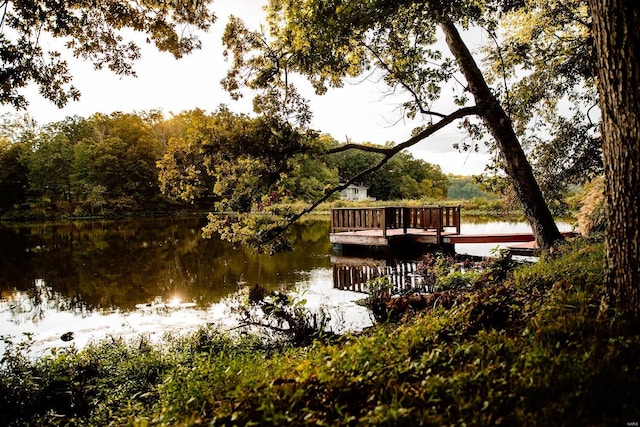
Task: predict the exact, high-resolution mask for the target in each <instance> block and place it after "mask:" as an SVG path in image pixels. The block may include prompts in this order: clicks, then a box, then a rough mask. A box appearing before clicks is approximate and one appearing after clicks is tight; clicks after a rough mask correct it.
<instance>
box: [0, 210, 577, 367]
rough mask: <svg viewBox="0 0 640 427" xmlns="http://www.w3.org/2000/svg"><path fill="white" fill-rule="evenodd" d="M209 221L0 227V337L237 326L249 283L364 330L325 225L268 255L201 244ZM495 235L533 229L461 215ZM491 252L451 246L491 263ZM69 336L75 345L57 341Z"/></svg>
mask: <svg viewBox="0 0 640 427" xmlns="http://www.w3.org/2000/svg"><path fill="white" fill-rule="evenodd" d="M204 224H205V219H202V218H182V219H176V218H171V219H153V220H123V221H96V222H75V223H65V224H39V225H12V226H7V225H4V226H3V225H0V337H2V338H3V341H5V340H7V339H10V340H12V341H13V342H17V341H19V340H21V339H23V338H24V337H26V336H27V335H30V336H31V337H32V349H33V352H34V354H35V355H41V354H45V353H46V352H48V351H49V350H50V349H51V348H54V347H55V348H62V347H68V346H76V347H81V346H83V345H85V344H86V343H88V342H90V341H92V340H98V339H102V338H105V337H109V336H113V337H125V338H126V337H136V336H139V335H144V336H146V337H149V338H158V337H160V336H162V334H163V333H164V332H168V331H186V330H192V329H195V328H197V327H198V326H201V325H205V324H214V325H218V326H220V327H222V328H225V327H233V326H235V325H236V323H235V320H234V317H233V315H232V313H230V311H229V309H228V306H229V303H230V302H232V301H234V300H235V299H237V297H238V295H240V293H241V290H242V289H246V287H247V286H250V285H253V284H255V283H259V284H261V285H263V286H266V287H267V288H268V289H270V290H284V291H287V292H290V293H293V294H295V295H297V296H298V297H299V298H304V299H306V300H307V304H308V306H309V307H310V308H312V309H314V308H318V307H319V306H322V307H324V308H325V309H326V310H329V312H330V313H331V315H332V319H333V323H332V328H333V329H334V330H335V331H336V332H344V331H346V330H356V329H361V328H363V327H366V326H369V325H371V320H370V318H369V315H368V312H367V311H366V309H364V308H363V307H362V306H360V305H358V304H357V303H356V302H357V301H358V300H360V299H362V298H363V297H364V296H365V295H364V294H363V293H360V292H352V291H345V290H340V289H336V288H334V284H333V281H334V274H333V272H334V268H335V267H336V266H334V264H333V263H332V246H331V243H330V242H329V222H328V220H324V219H319V220H307V221H304V222H303V223H300V224H296V225H295V226H294V227H293V228H292V230H291V239H292V242H293V248H294V250H293V252H290V253H282V254H276V255H274V256H269V255H260V254H256V253H253V252H251V251H249V250H246V249H243V248H234V247H232V246H231V245H230V244H228V243H227V242H223V241H220V240H219V239H215V238H213V239H203V238H201V234H200V230H201V228H202V226H203V225H204ZM566 228H567V225H566V224H565V225H564V227H563V229H566ZM497 231H500V232H509V231H513V232H521V231H530V227H529V226H528V224H525V223H517V222H516V223H510V222H501V221H492V222H489V223H479V224H472V223H468V222H467V221H465V220H464V219H463V225H462V232H466V233H473V232H476V233H485V232H497ZM496 246H497V245H496V244H490V245H458V247H457V248H456V249H457V251H458V252H461V253H470V254H474V255H489V254H490V253H491V250H492V249H493V248H495V247H496ZM334 261H335V259H334ZM67 332H73V336H74V339H73V340H71V341H64V340H62V339H61V337H62V336H63V334H65V333H67ZM4 348H6V344H4V343H0V351H2V352H3V351H4Z"/></svg>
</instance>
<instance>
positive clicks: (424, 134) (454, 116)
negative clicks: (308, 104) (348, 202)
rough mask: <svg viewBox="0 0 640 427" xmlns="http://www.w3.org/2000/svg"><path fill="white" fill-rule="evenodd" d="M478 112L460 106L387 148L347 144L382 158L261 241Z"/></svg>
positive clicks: (478, 111)
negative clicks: (403, 152)
mask: <svg viewBox="0 0 640 427" xmlns="http://www.w3.org/2000/svg"><path fill="white" fill-rule="evenodd" d="M479 114H481V110H480V108H478V107H476V106H473V107H465V108H461V109H459V110H457V111H455V112H453V113H451V114H449V115H448V116H446V117H444V118H443V119H442V120H440V121H439V122H438V123H435V124H433V125H431V126H428V127H427V128H425V129H423V130H422V131H420V132H419V133H418V134H416V135H414V136H413V137H411V138H409V139H408V140H406V141H405V142H403V143H400V144H398V145H396V146H393V147H389V148H376V147H370V146H366V145H359V144H347V146H348V147H349V148H347V149H356V150H362V151H368V152H375V153H380V154H383V155H384V158H383V159H381V160H380V161H379V162H378V163H376V164H375V165H373V166H371V167H370V168H369V169H367V170H364V171H362V172H360V173H359V174H357V175H355V176H353V177H352V178H350V179H349V180H348V181H347V182H345V183H344V184H340V185H338V186H336V187H333V188H331V189H328V190H326V191H325V193H324V196H322V197H321V198H320V199H318V200H316V201H315V202H313V203H312V204H311V205H310V206H309V207H307V208H305V209H303V210H302V211H300V212H299V213H297V214H296V215H294V216H293V217H291V218H289V219H288V220H287V222H286V223H285V224H283V225H281V226H279V227H276V228H275V229H274V230H273V232H274V233H270V236H268V237H267V238H266V239H265V240H264V241H263V243H266V242H269V241H271V240H273V239H274V238H275V237H276V235H277V234H279V233H282V232H283V231H285V230H286V229H287V228H289V227H290V226H291V225H292V224H294V223H295V222H296V221H298V220H299V219H300V218H302V217H303V216H304V215H306V214H308V213H309V212H312V211H313V210H314V209H315V208H317V207H318V206H319V205H320V204H321V203H323V202H326V201H327V200H329V198H330V197H331V196H332V195H333V194H335V193H337V192H339V191H342V190H344V189H345V188H347V187H348V186H349V185H351V184H353V183H354V182H357V181H358V180H360V179H361V178H363V177H365V176H367V175H369V174H370V173H373V172H375V171H377V170H378V169H380V168H381V167H382V166H384V165H385V164H386V163H387V162H388V161H389V160H391V158H392V157H393V156H395V155H396V154H398V153H399V152H400V151H403V150H405V149H407V148H409V147H411V146H413V145H415V144H417V143H418V142H420V141H422V140H423V139H425V138H428V137H429V136H431V135H433V134H434V133H436V132H437V131H439V130H440V129H442V128H444V127H445V126H447V125H449V124H451V123H452V122H454V121H455V120H458V119H461V118H463V117H466V116H471V115H479ZM342 148H343V147H337V148H335V149H333V150H329V151H327V154H332V153H339V152H342V151H345V150H344V149H342Z"/></svg>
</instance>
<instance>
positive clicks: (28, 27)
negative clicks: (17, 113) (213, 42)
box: [0, 0, 215, 109]
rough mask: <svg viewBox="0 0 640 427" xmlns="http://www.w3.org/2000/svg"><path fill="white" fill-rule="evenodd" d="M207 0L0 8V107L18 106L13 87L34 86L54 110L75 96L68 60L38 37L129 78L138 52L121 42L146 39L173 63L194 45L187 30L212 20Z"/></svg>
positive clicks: (95, 0)
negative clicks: (133, 37) (47, 48)
mask: <svg viewBox="0 0 640 427" xmlns="http://www.w3.org/2000/svg"><path fill="white" fill-rule="evenodd" d="M210 3H211V0H195V1H185V0H178V1H170V2H167V1H163V0H145V1H138V0H132V1H130V0H80V1H70V0H62V1H16V0H5V1H3V2H2V3H1V4H0V9H1V11H0V13H2V19H1V21H0V25H2V27H3V31H2V34H1V35H0V59H2V68H1V69H0V82H2V84H1V85H0V103H2V104H10V105H13V106H14V107H16V108H17V109H23V108H25V107H26V106H27V104H28V102H27V100H26V98H25V97H24V95H22V94H21V93H20V90H21V89H23V88H24V87H25V86H27V85H28V84H29V83H31V82H33V83H35V84H36V85H37V86H38V88H39V89H40V93H41V94H42V95H43V96H44V97H45V98H47V99H49V100H51V101H52V102H53V103H55V104H56V105H57V106H59V107H62V106H64V105H65V104H66V103H67V102H68V101H69V100H71V99H73V100H75V99H77V98H78V97H79V96H80V93H79V91H78V90H77V89H76V88H74V87H73V86H72V85H71V80H72V77H71V74H70V70H69V66H68V63H67V62H66V60H65V59H64V58H63V55H62V53H61V52H60V51H57V50H52V51H45V49H44V46H46V44H45V43H42V40H43V39H47V38H52V39H61V41H62V42H63V43H64V46H65V49H66V50H67V51H69V52H70V53H71V54H72V55H73V56H74V57H76V58H82V59H84V60H88V61H91V62H92V63H93V65H94V67H95V68H96V69H101V68H104V67H107V68H108V69H110V70H111V71H113V72H114V73H116V74H119V75H135V71H134V70H133V63H134V61H135V60H137V59H138V58H139V57H140V47H139V46H138V45H137V44H136V42H135V41H127V40H125V37H130V36H131V34H132V32H140V33H143V34H145V35H146V37H147V43H151V42H153V43H154V44H155V45H156V47H157V48H158V49H159V50H161V51H166V52H170V53H171V54H173V56H174V57H176V58H180V57H181V56H182V55H184V54H188V53H189V52H191V51H193V50H194V49H198V48H199V47H200V41H199V40H198V37H197V36H196V35H193V34H192V33H191V31H190V28H191V27H193V28H195V29H199V30H207V29H208V28H209V27H210V25H211V24H212V23H213V22H214V20H215V16H214V15H213V14H212V13H211V12H210V11H209V10H208V6H209V4H210Z"/></svg>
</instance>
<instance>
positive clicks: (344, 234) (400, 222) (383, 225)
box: [329, 206, 535, 251]
mask: <svg viewBox="0 0 640 427" xmlns="http://www.w3.org/2000/svg"><path fill="white" fill-rule="evenodd" d="M329 240H330V241H331V243H332V244H333V245H334V247H338V246H340V247H344V246H347V247H348V246H353V247H376V248H394V247H396V248H398V247H403V246H406V245H407V244H410V245H411V244H412V245H433V246H437V247H442V248H444V249H447V250H452V249H453V247H454V245H456V244H462V243H523V242H533V244H532V243H529V244H528V245H527V249H529V250H530V251H533V250H535V247H534V246H535V238H534V236H533V233H490V234H461V233H460V206H423V207H379V208H334V209H331V233H330V235H329ZM514 248H516V246H514ZM524 249H525V248H524V247H523V250H524Z"/></svg>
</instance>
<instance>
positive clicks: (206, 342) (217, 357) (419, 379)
mask: <svg viewBox="0 0 640 427" xmlns="http://www.w3.org/2000/svg"><path fill="white" fill-rule="evenodd" d="M603 259H604V258H603V247H602V244H601V243H599V242H597V241H590V240H586V239H581V240H577V241H575V242H573V243H571V244H569V245H566V246H563V247H561V248H560V250H559V251H558V252H556V253H554V254H553V255H552V256H548V257H547V258H545V259H543V260H541V262H539V263H537V264H532V265H525V266H514V265H513V264H512V263H510V262H508V261H506V260H503V261H501V262H499V263H496V264H493V265H492V266H491V267H490V268H488V269H487V270H485V271H484V272H483V273H482V274H475V275H474V276H473V282H472V285H471V286H470V287H458V288H453V289H448V290H445V291H442V292H440V293H437V294H434V295H432V296H430V297H429V300H428V304H422V305H426V306H427V308H426V309H422V310H419V311H418V310H414V311H412V310H409V311H408V313H410V315H408V317H407V318H406V319H405V321H403V322H401V323H400V324H387V325H381V326H378V327H376V328H374V329H372V330H370V331H367V333H364V334H360V335H358V336H349V337H343V338H342V339H340V340H339V341H337V342H336V341H332V342H324V343H322V342H319V341H318V342H316V343H315V344H313V345H311V346H309V347H304V348H295V347H292V346H288V345H286V344H276V343H265V342H263V341H261V340H258V339H257V338H255V337H252V336H244V337H241V338H231V337H230V336H229V335H226V334H223V333H220V332H217V331H215V330H211V329H207V328H203V329H202V330H200V331H199V332H198V333H196V334H193V335H191V336H188V337H177V336H174V337H167V339H166V340H165V342H164V344H163V345H161V346H152V345H150V344H149V343H148V342H147V341H146V340H144V339H139V340H137V341H135V342H130V343H125V342H122V341H118V340H112V341H108V342H104V343H101V344H99V345H95V346H92V347H89V348H86V349H85V350H82V351H78V352H71V353H61V354H55V355H52V356H51V357H48V358H45V359H40V360H36V361H31V360H29V359H27V358H25V357H23V355H22V353H20V352H19V351H16V352H12V353H10V354H7V355H5V359H4V364H3V368H2V372H1V376H0V405H1V406H2V408H1V409H2V410H1V411H0V424H2V425H47V424H49V425H109V424H111V425H141V426H142V425H157V424H166V425H192V424H201V423H205V424H206V423H212V425H241V426H245V425H345V426H346V425H349V426H351V425H353V426H355V425H403V426H404V425H438V426H440V425H463V424H467V425H527V426H531V425H539V426H549V425H603V426H604V425H627V423H633V422H636V421H638V420H640V364H638V360H640V340H639V339H638V336H637V335H633V334H629V333H622V332H617V331H614V330H612V328H611V327H610V322H609V320H608V318H607V317H606V316H605V315H604V314H603V313H602V312H601V310H600V307H601V300H602V296H603V288H602V280H603V277H602V266H603ZM463 282H464V281H461V282H460V283H463ZM407 307H408V308H411V303H410V302H409V303H408V304H407ZM9 408H10V410H9Z"/></svg>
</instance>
